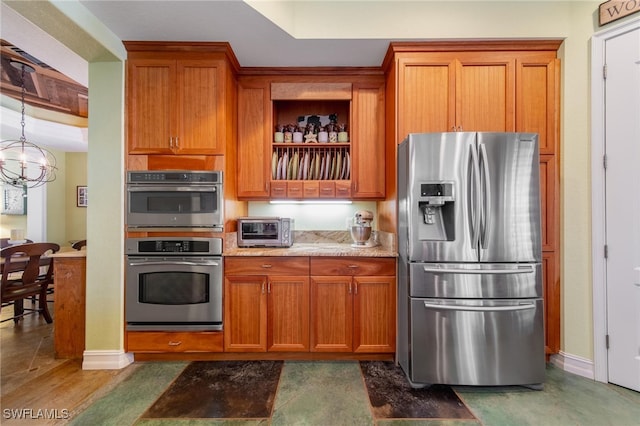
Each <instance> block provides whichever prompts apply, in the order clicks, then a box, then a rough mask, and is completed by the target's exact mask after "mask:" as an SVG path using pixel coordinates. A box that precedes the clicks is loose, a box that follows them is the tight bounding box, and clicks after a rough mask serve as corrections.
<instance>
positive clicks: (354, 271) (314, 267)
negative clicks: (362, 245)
mask: <svg viewBox="0 0 640 426" xmlns="http://www.w3.org/2000/svg"><path fill="white" fill-rule="evenodd" d="M310 263H311V275H395V274H396V260H395V259H394V258H390V257H369V258H355V257H321V258H320V257H312V258H311V262H310Z"/></svg>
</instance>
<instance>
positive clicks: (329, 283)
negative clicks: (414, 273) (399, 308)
mask: <svg viewBox="0 0 640 426" xmlns="http://www.w3.org/2000/svg"><path fill="white" fill-rule="evenodd" d="M369 273H375V274H376V275H368V274H369ZM395 273H396V262H395V259H388V258H382V259H379V258H376V259H353V258H311V319H312V320H311V324H312V325H311V351H312V352H355V353H362V352H368V353H389V352H391V353H392V352H395V347H396V346H395V343H396V314H395V313H396V275H395Z"/></svg>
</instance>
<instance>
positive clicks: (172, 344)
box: [169, 340, 182, 346]
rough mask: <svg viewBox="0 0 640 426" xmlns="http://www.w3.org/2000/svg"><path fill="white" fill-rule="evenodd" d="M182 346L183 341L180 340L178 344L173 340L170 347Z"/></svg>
mask: <svg viewBox="0 0 640 426" xmlns="http://www.w3.org/2000/svg"><path fill="white" fill-rule="evenodd" d="M181 344H182V341H181V340H178V341H177V342H174V341H173V340H170V341H169V346H180V345H181Z"/></svg>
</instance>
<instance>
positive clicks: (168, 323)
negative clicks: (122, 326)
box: [125, 170, 224, 331]
mask: <svg viewBox="0 0 640 426" xmlns="http://www.w3.org/2000/svg"><path fill="white" fill-rule="evenodd" d="M126 192H127V208H126V218H127V229H128V231H129V234H130V235H132V234H133V235H140V234H139V233H140V232H144V233H147V235H159V236H149V237H143V238H127V240H126V247H125V251H126V255H127V263H126V281H125V303H126V305H125V320H126V324H127V329H128V330H132V331H144V330H161V331H201V330H222V286H223V277H224V274H223V262H222V245H223V244H222V238H216V237H212V236H213V235H216V234H215V233H217V232H222V230H223V223H224V222H223V212H222V206H223V202H224V199H223V191H222V172H219V171H209V172H204V171H173V170H172V171H136V172H129V173H128V174H127V191H126ZM198 233H201V235H203V236H202V237H200V236H193V235H198ZM142 235H145V234H142Z"/></svg>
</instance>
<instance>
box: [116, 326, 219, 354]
mask: <svg viewBox="0 0 640 426" xmlns="http://www.w3.org/2000/svg"><path fill="white" fill-rule="evenodd" d="M127 351H129V352H222V332H221V331H195V332H186V331H184V332H183V331H176V332H169V331H166V332H165V331H129V332H127Z"/></svg>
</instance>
